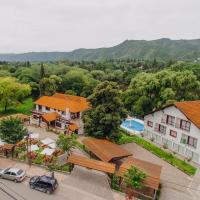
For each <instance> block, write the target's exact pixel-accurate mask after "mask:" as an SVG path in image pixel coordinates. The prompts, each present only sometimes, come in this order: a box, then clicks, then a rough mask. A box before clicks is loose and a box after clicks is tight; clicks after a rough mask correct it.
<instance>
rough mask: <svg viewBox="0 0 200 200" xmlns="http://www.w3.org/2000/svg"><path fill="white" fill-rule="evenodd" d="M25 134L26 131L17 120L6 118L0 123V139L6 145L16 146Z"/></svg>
mask: <svg viewBox="0 0 200 200" xmlns="http://www.w3.org/2000/svg"><path fill="white" fill-rule="evenodd" d="M26 134H27V129H26V128H25V127H24V125H23V122H22V121H21V120H20V119H18V118H12V117H10V118H6V119H3V120H1V121H0V138H1V140H3V141H4V142H6V143H9V144H16V143H17V142H19V141H21V140H22V139H23V138H24V136H25V135H26Z"/></svg>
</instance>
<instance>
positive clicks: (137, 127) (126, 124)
mask: <svg viewBox="0 0 200 200" xmlns="http://www.w3.org/2000/svg"><path fill="white" fill-rule="evenodd" d="M121 127H122V128H124V129H126V130H128V131H133V132H134V131H135V132H141V131H143V130H144V123H143V121H142V120H138V119H134V118H133V119H126V120H125V121H123V123H122V124H121Z"/></svg>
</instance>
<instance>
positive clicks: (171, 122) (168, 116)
mask: <svg viewBox="0 0 200 200" xmlns="http://www.w3.org/2000/svg"><path fill="white" fill-rule="evenodd" d="M167 124H169V125H172V126H174V124H175V117H173V116H171V115H167Z"/></svg>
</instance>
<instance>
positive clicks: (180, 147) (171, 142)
mask: <svg viewBox="0 0 200 200" xmlns="http://www.w3.org/2000/svg"><path fill="white" fill-rule="evenodd" d="M163 114H167V115H171V116H174V117H178V118H180V119H184V120H188V119H187V118H186V116H185V115H184V114H183V113H182V112H181V111H180V110H179V109H177V108H176V107H175V106H170V107H167V108H165V109H163V110H160V111H157V112H154V113H152V114H149V115H146V116H145V117H144V129H145V133H146V134H147V136H148V137H149V138H151V137H152V136H153V137H154V138H155V142H157V143H159V144H164V143H165V142H167V143H168V148H170V149H172V150H174V151H178V153H180V154H182V155H185V154H186V151H187V155H188V153H190V151H192V152H194V153H197V154H198V155H196V154H195V156H194V158H193V159H194V161H195V162H198V163H200V158H198V157H199V155H200V129H199V128H197V127H196V126H195V125H194V124H193V123H192V122H191V126H190V132H187V131H184V130H181V129H179V128H175V126H171V125H168V124H164V123H162V122H161V119H162V116H163ZM147 121H152V122H153V127H149V126H147ZM188 121H189V120H188ZM155 123H158V124H162V125H164V126H166V134H165V135H163V134H161V133H157V132H155V131H154V127H155ZM170 130H174V131H176V132H177V137H176V138H174V137H172V136H170ZM183 133H184V134H185V135H189V136H192V137H194V138H196V139H197V147H196V148H194V147H192V146H189V145H187V144H182V143H181V142H180V141H181V137H182V134H183ZM152 134H153V135H152ZM163 140H164V141H163ZM166 140H167V141H166ZM175 144H177V145H175Z"/></svg>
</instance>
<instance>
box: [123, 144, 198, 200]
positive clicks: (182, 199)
mask: <svg viewBox="0 0 200 200" xmlns="http://www.w3.org/2000/svg"><path fill="white" fill-rule="evenodd" d="M122 147H123V148H125V149H127V150H128V151H129V152H131V153H133V155H134V157H136V158H138V159H141V160H145V161H149V162H152V163H155V164H158V165H161V166H162V173H161V183H162V191H161V198H160V200H199V199H200V173H199V171H197V173H196V175H195V176H194V177H190V176H188V175H186V174H185V173H183V172H182V171H180V170H178V169H177V168H175V167H173V166H172V165H170V164H169V163H167V162H165V161H164V160H162V159H160V158H158V157H157V156H155V155H154V154H152V153H151V152H149V151H147V150H145V149H144V148H142V147H140V146H139V145H137V144H135V143H129V144H124V145H122ZM191 188H192V189H191ZM198 190H199V191H198Z"/></svg>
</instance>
